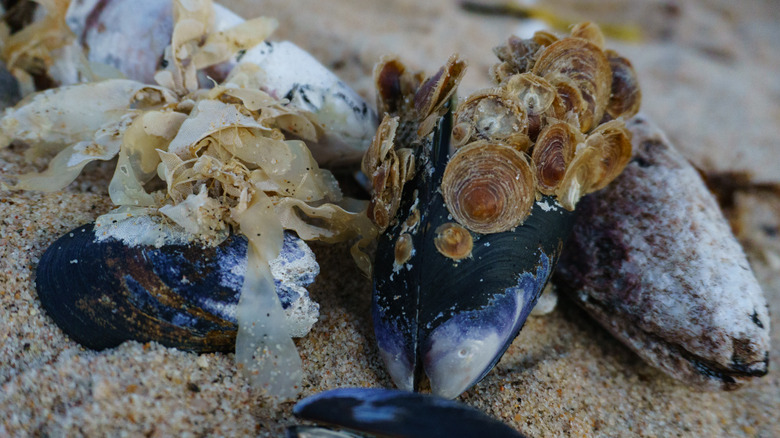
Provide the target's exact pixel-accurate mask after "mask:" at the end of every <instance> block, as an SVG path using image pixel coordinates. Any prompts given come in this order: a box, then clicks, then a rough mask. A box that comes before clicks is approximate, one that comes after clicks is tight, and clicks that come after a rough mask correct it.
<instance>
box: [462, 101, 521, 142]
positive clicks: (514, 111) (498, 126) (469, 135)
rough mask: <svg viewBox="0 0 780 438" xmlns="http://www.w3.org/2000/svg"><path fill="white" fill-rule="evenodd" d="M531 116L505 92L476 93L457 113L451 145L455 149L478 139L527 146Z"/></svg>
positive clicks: (518, 102)
mask: <svg viewBox="0 0 780 438" xmlns="http://www.w3.org/2000/svg"><path fill="white" fill-rule="evenodd" d="M527 132H528V116H527V113H526V110H525V108H524V107H523V106H521V105H520V101H519V100H515V99H513V98H512V96H509V95H505V94H504V93H502V90H500V89H497V90H487V91H483V92H480V93H476V94H473V95H471V96H469V98H468V99H467V100H466V101H465V102H464V103H463V104H462V105H461V106H460V108H459V109H458V111H457V112H456V113H455V126H454V127H453V129H452V145H453V146H454V147H455V148H458V147H461V146H463V145H465V144H467V143H470V142H472V141H477V140H494V141H502V142H504V143H507V144H511V145H513V144H515V143H518V144H520V145H521V147H519V148H518V149H521V150H523V149H524V147H523V146H522V145H526V144H527V143H528V142H527V140H526V139H527V136H526V133H527Z"/></svg>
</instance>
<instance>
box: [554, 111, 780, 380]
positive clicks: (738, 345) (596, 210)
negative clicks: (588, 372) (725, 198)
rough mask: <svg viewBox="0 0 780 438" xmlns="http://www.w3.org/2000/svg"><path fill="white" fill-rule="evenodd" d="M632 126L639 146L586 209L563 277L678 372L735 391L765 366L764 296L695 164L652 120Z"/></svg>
mask: <svg viewBox="0 0 780 438" xmlns="http://www.w3.org/2000/svg"><path fill="white" fill-rule="evenodd" d="M629 128H630V130H631V131H632V132H633V134H634V142H635V147H634V149H635V150H636V154H635V155H634V157H633V158H632V159H631V162H630V163H629V165H628V166H627V167H626V169H625V171H624V172H623V173H622V175H620V176H619V177H618V178H617V180H616V181H615V183H614V184H612V185H610V186H609V187H607V188H605V189H604V190H603V191H601V192H598V193H595V194H593V195H591V196H589V197H586V198H584V199H583V200H582V201H581V202H580V205H578V207H577V210H578V211H579V216H578V218H577V222H576V225H575V230H574V232H573V234H572V239H571V241H570V242H569V246H568V247H567V248H566V250H565V251H564V254H563V256H562V258H561V262H560V264H559V268H558V271H557V274H556V282H557V284H558V285H559V286H560V290H561V291H564V292H566V293H568V294H569V295H570V296H571V297H572V299H573V300H574V301H575V302H577V304H579V305H580V306H582V307H583V308H584V309H585V310H586V311H587V312H588V313H590V314H591V316H593V317H594V318H595V319H596V320H597V321H598V322H599V323H600V324H602V325H603V326H604V327H605V328H606V329H607V330H609V331H610V333H612V334H613V335H614V336H615V337H616V338H618V339H619V340H620V341H621V342H623V343H624V344H626V345H627V346H628V347H630V348H631V349H632V350H633V351H634V352H636V353H637V354H638V355H639V356H640V357H642V358H643V359H644V360H645V361H646V362H648V363H649V364H651V365H653V366H654V367H657V368H659V369H661V370H663V371H664V372H665V373H666V374H668V375H670V376H671V377H674V378H675V379H678V380H681V381H683V382H686V383H688V384H690V385H693V386H696V387H699V388H703V389H726V390H730V389H735V388H738V387H739V386H741V385H743V384H744V383H746V382H748V381H749V380H751V378H755V377H758V376H762V375H764V374H766V372H767V362H768V354H769V353H768V352H769V348H770V343H769V313H768V308H767V302H766V299H765V298H764V296H763V293H762V291H761V288H760V286H759V284H758V282H757V280H756V278H755V276H754V274H753V272H752V271H751V269H750V265H749V264H748V261H747V259H746V257H745V254H744V252H743V251H742V248H740V246H739V243H737V240H736V239H735V238H734V236H733V234H732V232H731V230H730V228H729V224H728V222H727V221H726V220H725V219H724V217H723V215H722V213H721V212H720V209H719V208H718V205H717V203H716V201H715V199H714V198H713V196H712V195H711V194H710V193H709V192H708V190H707V188H706V187H705V185H704V183H703V182H702V180H701V177H700V176H699V174H698V173H697V172H696V170H695V169H694V168H693V166H691V165H690V164H689V163H688V162H687V161H686V160H685V158H684V157H682V156H681V155H680V153H679V152H677V151H676V150H675V149H674V148H673V147H672V145H671V144H670V143H669V141H668V140H667V139H666V138H665V137H664V136H663V134H662V133H661V132H660V131H658V130H657V128H654V127H652V126H651V125H650V124H649V123H648V122H647V121H646V120H644V119H643V118H635V119H633V120H632V121H631V122H630V123H629ZM672 200H673V202H672ZM639 212H641V214H639Z"/></svg>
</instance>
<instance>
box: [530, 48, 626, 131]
mask: <svg viewBox="0 0 780 438" xmlns="http://www.w3.org/2000/svg"><path fill="white" fill-rule="evenodd" d="M532 71H533V73H534V74H536V75H539V76H541V77H543V78H545V79H547V80H548V81H550V83H552V84H553V85H554V86H557V85H558V84H559V83H561V82H565V83H566V85H570V84H569V83H568V82H569V81H570V83H571V85H572V86H573V87H574V88H575V89H577V90H578V91H579V93H580V95H581V97H582V103H581V104H580V103H577V104H576V106H572V108H571V109H572V110H574V112H575V113H576V114H577V117H578V120H579V123H580V130H582V132H588V131H590V130H591V129H592V128H593V127H595V126H596V125H597V124H598V123H599V121H600V120H601V117H602V116H603V115H604V109H605V108H606V106H607V102H608V101H609V94H610V89H611V88H610V87H611V84H612V73H611V70H610V67H609V61H608V60H607V57H606V55H605V54H604V52H603V51H602V50H601V49H600V48H599V47H598V46H597V45H595V44H593V43H592V42H590V41H587V40H584V39H581V38H573V37H569V38H564V39H562V40H559V41H556V42H554V43H552V44H551V45H550V46H548V47H546V48H545V49H544V50H543V51H542V52H541V53H540V54H539V58H538V59H537V60H536V63H535V64H534V67H533V69H532ZM564 78H566V79H568V81H566V80H564Z"/></svg>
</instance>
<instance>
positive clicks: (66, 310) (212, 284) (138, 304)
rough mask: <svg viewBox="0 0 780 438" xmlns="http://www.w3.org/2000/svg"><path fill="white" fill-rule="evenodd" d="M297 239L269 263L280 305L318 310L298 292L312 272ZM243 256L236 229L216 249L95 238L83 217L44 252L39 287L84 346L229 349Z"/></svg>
mask: <svg viewBox="0 0 780 438" xmlns="http://www.w3.org/2000/svg"><path fill="white" fill-rule="evenodd" d="M301 243H303V242H302V241H300V239H299V238H298V237H297V236H295V235H294V234H292V233H287V234H286V235H285V244H284V246H283V250H282V255H281V256H280V258H278V259H277V260H275V261H274V262H275V263H276V265H277V266H272V270H274V271H275V275H274V276H275V277H276V278H275V280H276V287H277V294H278V295H279V298H280V301H281V302H282V306H283V307H285V308H286V309H291V308H293V307H297V309H296V310H297V311H301V310H302V309H305V308H307V306H306V305H304V306H300V302H299V301H300V300H304V301H306V302H307V304H308V305H309V306H308V307H309V310H313V311H314V312H317V307H316V304H313V303H310V302H309V301H308V296H306V297H302V296H300V293H301V286H305V285H308V284H310V283H311V282H313V281H314V277H315V276H316V275H317V272H318V271H317V269H318V268H317V269H313V268H316V262H314V259H313V255H312V254H311V250H309V249H308V247H305V244H304V245H303V246H304V247H305V248H304V247H302V246H301V245H300V244H301ZM246 255H247V240H246V238H244V237H243V236H240V235H235V234H230V235H229V236H228V237H227V239H226V240H224V241H223V242H222V243H221V244H219V245H218V246H208V245H203V244H197V243H193V244H186V245H185V244H169V245H163V246H161V247H159V248H158V247H155V246H151V245H138V246H128V245H127V244H126V243H125V242H123V241H121V240H117V239H114V238H107V239H103V240H98V239H96V233H95V229H94V225H93V224H87V225H84V226H82V227H79V228H76V229H75V230H73V231H71V232H70V233H68V234H66V235H64V236H63V237H61V238H60V239H58V240H57V241H55V242H54V243H53V244H52V245H51V246H50V247H49V248H48V249H47V250H46V252H45V253H44V254H43V256H42V257H41V260H40V263H39V265H38V270H37V279H36V286H37V291H38V296H39V298H40V300H41V304H42V305H43V307H44V309H46V312H47V313H48V314H49V315H50V316H51V318H52V319H53V320H54V322H55V323H56V324H57V325H58V326H59V327H60V328H61V329H62V330H63V331H64V332H65V333H66V334H67V335H68V336H69V337H71V338H72V339H73V340H75V341H76V342H78V343H80V344H82V345H84V346H85V347H88V348H92V349H96V350H101V349H105V348H111V347H115V346H117V345H119V344H121V343H122V342H124V341H127V340H135V341H139V342H148V341H156V342H159V343H160V344H162V345H165V346H169V347H175V348H178V349H181V350H188V351H194V352H199V353H202V352H213V351H225V352H227V351H232V350H233V349H234V347H235V339H236V330H237V323H236V306H237V305H238V300H239V297H240V295H241V288H242V285H243V283H244V274H245V273H246V267H247V257H246ZM296 262H298V263H297V264H298V265H299V266H307V267H306V269H297V268H293V269H286V270H285V266H283V265H285V264H286V265H288V266H287V267H291V266H292V265H294V264H296ZM312 264H314V265H312ZM296 269H297V270H296ZM280 270H281V273H280ZM277 274H278V275H277ZM303 292H304V293H305V289H304V290H303ZM310 305H313V306H314V308H313V309H311V306H310ZM309 316H310V315H309ZM303 319H307V317H303ZM313 319H314V321H316V315H315V316H314V318H313ZM314 321H308V322H307V323H305V324H304V325H308V327H310V326H311V324H313V322H314ZM293 326H294V324H291V329H293ZM299 329H300V327H299ZM298 331H303V332H305V331H308V328H307V327H304V328H303V329H302V330H298ZM298 335H299V336H300V335H301V334H300V333H299V334H298Z"/></svg>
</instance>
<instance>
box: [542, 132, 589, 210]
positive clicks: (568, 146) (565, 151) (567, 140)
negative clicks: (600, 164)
mask: <svg viewBox="0 0 780 438" xmlns="http://www.w3.org/2000/svg"><path fill="white" fill-rule="evenodd" d="M583 139H584V137H583V135H582V133H581V132H579V130H578V129H577V128H575V127H573V126H572V125H570V124H568V123H566V122H561V121H556V122H553V123H551V124H549V125H547V126H545V128H544V129H543V130H542V132H541V133H540V134H539V138H538V139H537V140H536V144H534V149H533V153H532V155H531V158H532V161H533V163H534V166H535V171H536V181H537V184H538V185H537V189H538V190H539V191H540V192H542V193H543V194H545V195H552V194H554V193H555V191H556V189H557V188H558V186H559V185H560V184H561V182H562V181H563V177H564V175H565V174H566V168H567V166H568V165H569V163H570V162H571V160H572V159H573V158H574V151H575V148H576V147H577V145H578V144H579V143H580V142H581V141H582V140H583Z"/></svg>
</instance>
